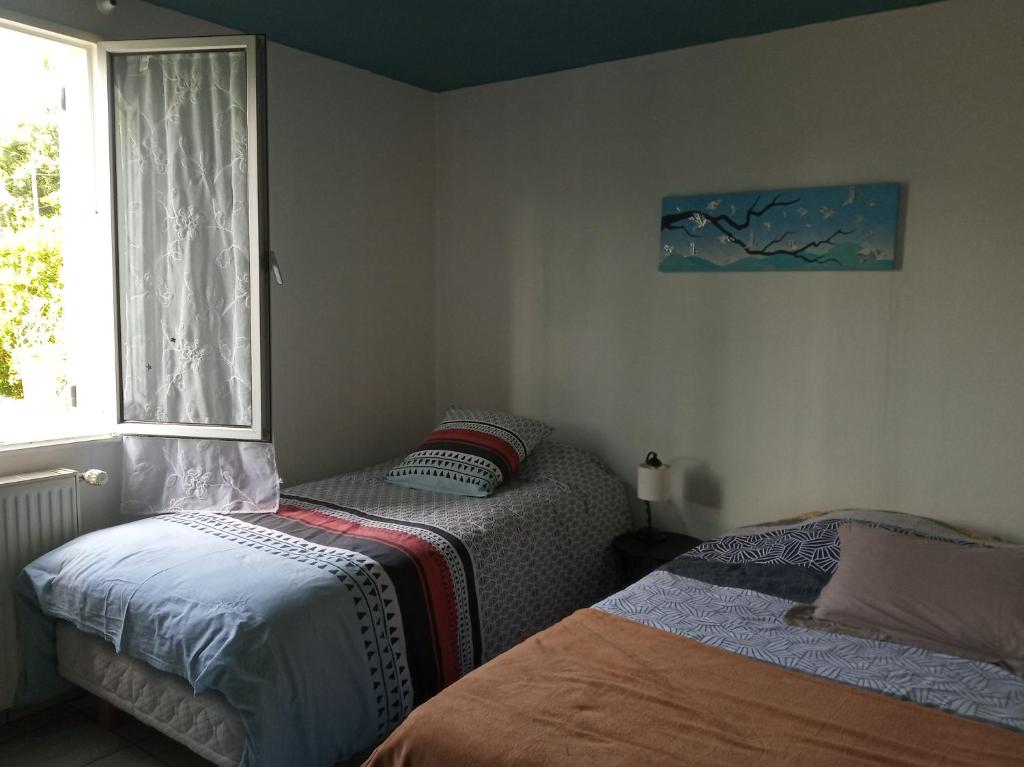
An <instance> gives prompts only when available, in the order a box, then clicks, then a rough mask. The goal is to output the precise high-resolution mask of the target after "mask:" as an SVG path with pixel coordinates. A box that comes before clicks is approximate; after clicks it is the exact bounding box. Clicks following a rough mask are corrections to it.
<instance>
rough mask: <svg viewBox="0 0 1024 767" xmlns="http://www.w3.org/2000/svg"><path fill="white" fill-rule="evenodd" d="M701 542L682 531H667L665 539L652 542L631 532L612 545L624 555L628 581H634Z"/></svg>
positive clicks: (620, 554) (621, 536) (621, 555)
mask: <svg viewBox="0 0 1024 767" xmlns="http://www.w3.org/2000/svg"><path fill="white" fill-rule="evenodd" d="M701 543H703V541H701V540H699V539H697V538H694V537H693V536H690V535H683V534H682V533H665V540H663V541H658V542H657V543H651V542H649V541H641V540H640V539H638V538H637V537H636V536H635V535H634V534H633V533H632V532H629V533H625V534H624V535H620V536H619V537H618V538H616V539H615V540H614V541H613V542H612V545H613V546H614V547H615V550H616V551H617V552H619V556H620V557H622V564H623V569H624V570H625V571H626V578H627V579H628V582H629V583H633V581H638V580H640V579H641V578H643V577H644V576H645V575H647V573H649V572H651V570H654V569H655V568H657V567H659V566H661V565H663V564H665V563H666V562H670V561H672V560H673V559H675V558H676V557H678V556H679V555H680V554H684V553H686V552H687V551H689V550H690V549H692V548H694V547H695V546H698V545H700V544H701Z"/></svg>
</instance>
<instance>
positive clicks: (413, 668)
mask: <svg viewBox="0 0 1024 767" xmlns="http://www.w3.org/2000/svg"><path fill="white" fill-rule="evenodd" d="M390 466H391V464H390V463H389V464H382V465H379V466H374V467H370V468H368V469H366V470H365V471H361V472H355V473H351V474H345V475H341V476H338V477H333V478H331V479H327V480H322V481H318V482H311V483H308V484H305V485H300V486H297V487H293V488H290V489H288V490H286V491H284V493H283V494H282V500H281V507H280V509H279V510H278V511H277V513H273V514H244V515H234V514H214V513H205V512H187V513H175V514H164V515H160V516H157V517H153V518H149V519H144V520H140V521H136V522H130V523H128V524H124V525H120V526H117V527H114V528H108V529H105V530H100V531H97V532H94V533H90V534H88V535H84V536H81V537H80V538H77V539H75V540H73V541H71V542H69V543H67V544H66V545H64V546H61V547H60V548H58V549H56V550H54V551H52V552H50V553H48V554H46V555H44V556H43V557H41V558H40V559H38V560H36V561H35V562H33V563H32V564H30V565H29V566H28V567H27V568H26V569H25V570H24V572H23V573H22V574H21V576H20V578H19V580H18V583H17V591H18V594H17V596H18V613H19V614H18V618H19V631H20V633H21V637H22V641H21V646H22V651H23V669H24V673H23V680H22V685H21V690H20V700H21V702H23V703H28V702H32V701H34V700H41V699H45V698H47V697H49V696H52V695H54V694H55V693H58V692H60V691H61V690H62V689H63V688H64V687H66V681H65V680H64V678H63V677H62V675H61V669H62V668H66V669H69V670H73V668H74V660H75V659H74V658H61V657H59V652H58V647H59V646H64V647H78V648H88V647H92V646H95V645H97V644H99V645H102V646H103V647H106V648H108V653H109V655H110V656H113V654H114V651H116V656H115V657H106V659H105V660H103V662H104V663H113V662H114V660H115V658H116V659H117V661H118V662H122V663H123V664H127V665H126V666H124V667H125V668H130V669H131V670H132V673H134V674H136V675H142V676H144V677H145V679H146V683H147V684H158V683H159V684H165V685H171V686H173V685H174V684H177V685H178V686H179V688H182V687H183V688H184V689H186V690H187V691H188V693H189V697H191V696H193V695H194V696H197V697H195V700H198V701H201V700H203V699H210V700H215V701H219V704H218V705H220V709H219V711H220V714H218V716H220V717H221V719H222V720H223V719H224V718H225V714H224V711H225V710H226V711H227V712H229V713H228V714H227V715H226V716H227V718H228V719H230V718H231V717H232V716H234V717H235V721H233V722H231V723H229V724H231V726H235V725H237V729H238V731H239V732H240V733H241V735H240V739H239V742H238V744H237V746H236V748H237V751H236V752H235V753H228V754H223V753H212V751H216V749H212V748H211V749H207V750H203V749H201V748H195V746H194V744H193V743H192V742H190V741H187V740H186V743H187V744H188V745H190V746H193V748H194V750H197V751H199V752H200V753H201V754H202V755H204V756H206V757H207V758H210V759H212V760H214V761H216V762H218V763H220V764H241V765H243V766H248V765H260V766H261V767H277V766H279V765H280V766H283V765H310V766H311V767H314V766H317V765H323V766H325V767H326V766H327V765H333V764H334V763H335V761H336V760H350V759H352V758H353V757H354V756H356V755H358V754H360V753H365V752H366V751H367V750H368V749H369V748H371V747H372V746H374V745H375V744H376V743H378V742H379V741H380V740H381V739H382V738H383V737H384V736H385V735H386V734H387V733H388V732H389V731H390V730H392V729H393V728H394V727H395V726H396V725H397V724H398V723H400V722H401V721H402V720H403V719H404V718H405V717H406V716H407V715H408V714H409V712H410V711H411V710H412V709H413V708H414V707H415V706H417V705H419V704H420V703H422V702H423V701H424V700H426V699H427V698H429V697H431V696H432V695H434V694H435V693H436V692H437V691H438V690H441V689H443V688H444V687H446V686H448V685H450V684H451V683H452V682H454V681H455V680H456V679H458V678H459V677H461V676H462V675H464V674H466V673H467V672H469V671H470V670H471V669H473V668H474V667H476V666H477V665H479V664H480V663H482V662H484V661H486V660H487V659H489V658H491V657H493V656H494V655H497V654H498V653H500V652H502V651H503V650H505V649H507V648H508V647H510V646H512V645H514V644H515V643H517V642H519V641H520V640H522V639H523V638H525V637H527V636H529V635H531V634H533V633H535V632H536V631H539V630H541V629H543V628H545V627H546V626H548V625H550V624H552V623H553V622H555V621H557V620H558V619H560V618H561V617H563V616H565V615H567V614H568V613H570V612H571V611H572V610H574V609H576V608H578V607H580V606H581V605H582V604H586V603H589V602H591V601H593V600H594V599H597V598H600V597H601V596H603V595H606V594H608V593H609V592H610V591H611V590H612V589H613V588H614V587H615V585H616V578H617V576H618V573H619V570H618V568H617V563H616V559H615V556H614V553H613V551H612V549H611V541H612V540H613V539H614V537H615V536H616V535H618V534H619V533H621V532H623V531H624V530H625V529H628V526H629V516H628V508H627V504H626V499H625V493H624V488H623V485H622V483H621V482H620V481H619V480H618V479H616V478H615V477H614V476H613V475H612V474H611V473H610V472H608V470H607V469H605V468H604V467H603V466H602V465H601V464H600V462H598V461H597V460H596V459H594V458H593V457H592V456H590V455H588V454H586V453H584V452H582V451H579V450H576V449H574V448H572V447H569V446H567V445H562V444H559V443H556V442H545V443H543V444H542V445H540V446H539V447H538V448H537V449H536V450H535V452H534V453H533V454H532V455H531V457H530V459H529V460H528V461H527V462H526V463H524V464H523V466H522V469H521V473H520V478H519V479H518V480H516V481H513V482H511V483H509V484H508V485H507V486H502V487H501V488H500V489H499V490H498V491H497V492H496V493H495V494H494V495H493V496H491V497H488V498H471V497H465V496H454V495H445V494H439V493H431V492H425V491H421V490H411V489H407V488H403V487H399V486H396V485H393V484H390V483H387V482H385V481H384V475H385V474H386V472H387V470H388V469H389V468H390ZM59 639H60V640H61V641H62V642H63V643H64V644H63V645H61V642H59V641H58V640H59ZM87 640H88V641H91V642H92V645H89V644H88V641H87ZM69 642H70V643H71V644H68V643H69ZM76 642H77V644H75V643H76ZM83 652H84V650H83ZM97 662H99V661H97ZM64 675H65V676H71V677H72V678H74V679H75V681H79V682H81V683H82V684H83V685H84V686H86V687H87V688H89V689H92V691H94V692H96V693H97V694H101V695H103V696H104V697H107V698H108V700H111V701H112V702H114V703H115V704H117V705H121V706H122V707H125V708H128V707H129V706H128V705H126V704H124V703H123V702H122V701H120V700H119V699H118V698H117V695H116V691H115V690H111V689H106V688H105V687H104V685H103V684H102V683H100V682H94V683H90V681H89V680H88V679H87V678H79V677H78V676H74V675H73V674H72V673H70V671H67V672H65V674H64ZM153 675H156V676H153ZM154 680H156V681H154ZM160 680H163V681H160ZM93 688H95V689H93ZM204 696H205V698H204ZM211 696H212V697H211ZM179 702H180V704H181V705H182V706H186V705H192V704H191V703H190V702H188V701H187V700H185V699H183V698H181V697H180V696H179ZM133 713H134V711H133ZM211 716H212V714H211ZM200 718H201V717H200ZM207 719H209V717H207ZM146 721H147V723H150V724H154V725H155V726H158V727H159V726H160V722H159V721H157V720H156V719H154V720H152V721H150V720H148V719H147V720H146ZM218 721H219V720H218ZM229 729H230V728H229ZM165 732H168V734H171V735H175V732H174V731H173V728H171V729H165Z"/></svg>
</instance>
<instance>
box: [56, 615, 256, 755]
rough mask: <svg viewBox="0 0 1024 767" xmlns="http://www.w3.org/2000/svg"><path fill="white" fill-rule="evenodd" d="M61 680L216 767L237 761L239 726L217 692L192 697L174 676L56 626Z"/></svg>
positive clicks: (68, 627) (66, 627)
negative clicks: (177, 743)
mask: <svg viewBox="0 0 1024 767" xmlns="http://www.w3.org/2000/svg"><path fill="white" fill-rule="evenodd" d="M57 661H58V669H59V670H60V674H61V676H63V677H64V678H65V679H67V680H68V681H69V682H73V683H74V684H76V685H78V686H79V687H81V688H83V689H85V690H88V691H89V692H91V693H92V694H93V695H96V696H97V697H100V698H102V699H103V700H106V701H108V702H109V703H111V704H113V705H114V706H117V707H118V708H119V709H121V710H123V711H126V712H128V713H129V714H131V715H132V716H133V717H135V718H136V719H138V720H139V721H140V722H143V723H144V724H147V725H149V726H150V727H152V728H154V729H156V730H159V731H160V732H162V733H164V734H165V735H167V736H168V737H170V738H173V739H174V740H177V741H178V742H180V743H182V744H184V745H186V746H188V747H189V748H190V749H192V750H193V751H195V752H196V753H197V754H199V755H200V756H201V757H203V758H204V759H208V760H209V761H211V762H213V763H214V764H216V765H220V766H221V767H236V765H237V764H238V763H239V760H240V758H241V755H242V737H243V729H242V720H241V718H240V717H239V716H238V714H237V713H236V712H235V710H234V709H233V708H232V707H231V706H230V705H229V704H228V702H227V701H226V700H224V697H223V696H222V695H221V694H220V693H218V692H205V693H203V694H201V695H196V694H195V693H194V692H193V690H192V687H191V686H190V685H189V683H188V682H186V681H185V680H184V679H182V678H181V677H179V676H175V675H174V674H168V673H165V672H163V671H157V670H156V669H154V668H152V667H151V666H148V665H147V664H145V663H143V662H142V661H138V660H135V659H133V658H129V657H128V656H126V655H118V654H117V652H115V651H114V648H113V646H111V645H110V644H109V643H107V642H104V641H103V640H102V639H100V638H99V637H94V636H90V635H89V634H85V633H83V632H81V631H79V630H78V629H76V628H75V627H73V626H72V625H71V624H69V623H65V622H63V621H61V622H60V623H58V624H57Z"/></svg>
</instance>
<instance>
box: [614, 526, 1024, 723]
mask: <svg viewBox="0 0 1024 767" xmlns="http://www.w3.org/2000/svg"><path fill="white" fill-rule="evenodd" d="M847 521H857V522H861V523H864V524H871V525H875V526H880V527H886V528H889V529H893V530H900V531H903V532H907V533H910V534H914V535H923V536H927V537H934V538H941V539H945V540H951V541H956V542H960V543H963V544H964V545H979V544H977V543H976V542H975V541H972V540H971V539H969V538H967V537H966V536H964V535H962V534H960V533H958V532H956V531H954V530H952V529H951V528H947V527H945V526H944V525H941V524H939V523H934V522H931V521H929V520H922V519H921V518H917V517H908V516H906V515H898V514H893V513H891V512H835V513H832V514H829V515H826V516H823V517H818V518H816V519H813V520H810V521H807V522H798V523H794V524H790V525H779V526H765V527H759V528H744V529H741V530H738V531H737V532H736V533H735V534H733V535H728V536H724V537H722V538H719V539H716V540H714V541H709V542H707V543H705V544H702V545H701V546H699V547H698V548H696V549H694V550H693V551H691V552H689V553H688V554H687V555H685V556H683V557H680V558H678V559H676V560H675V561H673V562H671V563H670V564H668V565H666V566H665V567H664V568H662V569H661V570H657V571H655V572H653V573H651V574H650V575H648V576H647V577H646V578H643V579H641V580H640V581H638V582H637V583H634V584H633V585H632V586H629V587H628V588H626V589H625V590H623V591H620V592H619V593H617V594H614V595H612V596H610V597H608V598H607V599H605V600H603V601H601V602H599V603H598V604H597V605H595V607H597V608H598V609H600V610H604V611H605V612H608V613H611V614H613V615H618V616H620V617H623V618H628V619H630V620H633V621H636V622H638V623H643V624H645V625H648V626H653V627H654V628H658V629H661V630H663V631H668V632H671V633H673V634H678V635H680V636H684V637H688V638H690V639H695V640H697V641H699V642H702V643H704V644H708V645H712V646H714V647H719V648H721V649H723V650H728V651H730V652H734V653H737V654H739V655H745V656H747V657H750V658H756V659H757V660H761V661H765V662H767V663H772V664H774V665H777V666H783V667H785V668H790V669H794V670H796V671H802V672H805V673H808V674H814V675H815V676H820V677H825V678H827V679H832V680H834V681H837V682H843V683H845V684H850V685H854V686H856V687H862V688H865V689H869V690H874V691H876V692H881V693H885V694H886V695H891V696H894V697H897V698H901V699H904V700H909V701H913V702H915V703H920V704H922V705H926V706H932V707H934V708H939V709H943V710H945V711H949V712H952V713H955V714H959V715H961V716H966V717H970V718H973V719H978V720H981V721H985V722H989V723H992V724H996V725H1000V726H1003V727H1008V728H1010V729H1014V730H1018V731H1021V732H1024V678H1021V677H1019V676H1017V675H1015V674H1012V673H1010V672H1009V671H1006V670H1004V669H1003V668H1001V667H999V666H996V665H993V664H991V663H983V662H980V661H975V660H968V659H966V658H960V657H957V656H953V655H947V654H944V653H937V652H931V651H929V650H923V649H920V648H916V647H910V646H908V645H902V644H897V643H895V642H882V641H878V640H872V639H862V638H860V637H853V636H846V635H841V634H831V633H826V632H822V631H815V630H812V629H806V628H799V627H796V626H791V625H789V624H788V623H786V622H785V620H784V619H783V616H784V615H785V614H786V612H787V611H788V610H789V609H790V608H791V607H792V606H793V605H794V604H795V603H803V602H811V601H813V600H814V599H815V598H816V597H817V595H818V593H819V592H820V590H821V588H822V587H823V586H824V585H825V584H826V583H827V582H828V579H829V577H830V576H831V573H832V572H834V570H835V567H836V564H837V563H838V556H839V544H838V538H837V532H836V531H837V529H838V527H839V525H841V524H843V523H844V522H847ZM986 545H989V544H986Z"/></svg>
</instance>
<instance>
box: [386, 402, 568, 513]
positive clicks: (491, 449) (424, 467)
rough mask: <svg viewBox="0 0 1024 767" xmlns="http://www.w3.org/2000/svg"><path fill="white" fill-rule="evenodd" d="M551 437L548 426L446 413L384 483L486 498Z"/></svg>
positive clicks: (487, 414) (489, 414) (495, 415)
mask: <svg viewBox="0 0 1024 767" xmlns="http://www.w3.org/2000/svg"><path fill="white" fill-rule="evenodd" d="M551 432H552V429H551V427H550V426H548V425H547V424H544V423H541V422H540V421H534V420H532V419H529V418H522V417H521V416H515V415H510V414H508V413H499V412H493V411H486V410H461V409H458V408H450V409H449V410H448V412H447V413H445V416H444V420H443V421H441V423H440V424H439V425H438V427H437V428H436V429H434V431H432V432H431V433H430V434H429V435H427V438H426V439H425V440H424V441H423V444H422V445H420V447H419V449H418V450H416V451H415V452H413V453H410V454H409V455H408V456H406V458H405V460H403V461H401V462H400V463H398V464H397V465H396V466H395V467H394V468H392V469H391V471H389V472H388V473H387V476H386V477H385V479H387V481H388V482H393V483H394V484H396V485H402V486H403V487H411V488H414V489H417V490H432V491H434V492H440V493H453V494H456V495H473V496H487V495H490V494H491V493H493V492H494V490H495V489H496V488H497V487H498V485H500V484H501V483H502V482H504V481H505V480H507V479H508V478H510V477H515V476H516V475H517V474H518V472H519V465H520V464H521V463H522V462H523V461H524V460H526V457H527V456H528V455H529V454H530V451H531V450H533V448H535V447H536V446H537V445H538V444H539V443H540V442H541V441H542V440H543V439H544V438H545V437H547V436H548V435H549V434H550V433H551Z"/></svg>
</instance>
